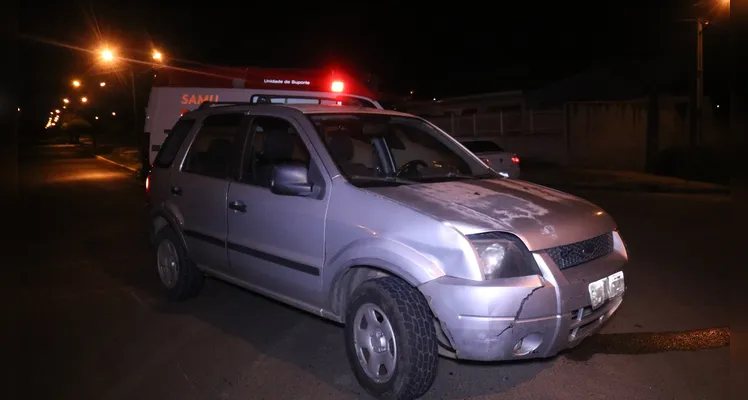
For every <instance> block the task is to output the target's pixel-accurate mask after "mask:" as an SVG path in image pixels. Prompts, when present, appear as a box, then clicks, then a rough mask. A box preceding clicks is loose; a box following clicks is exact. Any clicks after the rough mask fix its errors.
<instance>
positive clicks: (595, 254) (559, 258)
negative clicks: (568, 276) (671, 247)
mask: <svg viewBox="0 0 748 400" xmlns="http://www.w3.org/2000/svg"><path fill="white" fill-rule="evenodd" d="M612 251H613V232H608V233H606V234H604V235H600V236H597V237H594V238H592V239H587V240H583V241H581V242H576V243H572V244H567V245H564V246H558V247H554V248H551V249H548V250H546V252H547V253H548V255H549V256H551V258H552V259H553V262H555V263H556V265H558V267H559V268H560V269H567V268H571V267H575V266H577V265H579V264H583V263H586V262H588V261H592V260H594V259H596V258H599V257H602V256H604V255H606V254H610V253H611V252H612Z"/></svg>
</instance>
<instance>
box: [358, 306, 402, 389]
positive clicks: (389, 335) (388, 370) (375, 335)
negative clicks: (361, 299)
mask: <svg viewBox="0 0 748 400" xmlns="http://www.w3.org/2000/svg"><path fill="white" fill-rule="evenodd" d="M353 321H354V322H353V326H352V327H351V328H350V329H353V338H354V339H353V341H354V343H353V345H354V347H355V351H356V357H357V358H358V361H359V363H360V364H361V368H362V369H363V370H364V372H365V373H366V375H367V376H368V377H369V378H370V379H371V380H373V381H374V382H377V383H383V382H387V381H389V380H390V379H391V378H392V376H393V374H394V373H395V366H396V364H397V341H396V338H395V332H394V331H393V329H392V324H391V323H390V320H389V318H388V317H387V315H386V314H385V313H384V311H382V309H381V308H380V307H379V306H377V305H375V304H371V303H367V304H364V305H362V306H361V307H360V308H359V309H358V311H356V316H355V318H354V320H353Z"/></svg>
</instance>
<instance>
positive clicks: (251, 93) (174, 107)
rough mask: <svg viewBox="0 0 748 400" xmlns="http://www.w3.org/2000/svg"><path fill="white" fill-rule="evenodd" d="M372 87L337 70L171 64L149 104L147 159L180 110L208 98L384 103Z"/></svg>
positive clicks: (159, 77) (160, 75)
mask: <svg viewBox="0 0 748 400" xmlns="http://www.w3.org/2000/svg"><path fill="white" fill-rule="evenodd" d="M372 97H373V93H372V92H371V91H370V90H369V89H368V88H367V87H366V86H365V85H364V84H362V83H361V82H357V81H356V80H355V79H353V78H352V77H351V76H350V75H347V74H345V73H341V72H339V71H334V70H302V69H262V68H224V67H216V68H209V69H207V68H201V69H200V70H192V69H190V70H188V69H178V68H171V69H168V70H162V71H159V72H157V73H156V76H155V77H154V80H153V87H152V88H151V94H150V97H149V99H148V106H147V107H146V114H145V115H146V119H145V130H144V132H145V135H146V137H147V142H148V143H149V146H148V147H149V148H148V152H149V158H148V163H149V165H150V164H153V160H154V159H155V158H156V154H157V153H158V151H159V149H160V148H161V144H162V143H163V142H164V139H166V136H167V135H168V134H169V130H170V129H171V128H172V127H173V126H174V124H175V123H176V122H177V120H178V119H179V117H180V116H182V115H183V114H184V113H186V112H188V111H190V110H194V109H196V108H198V107H199V106H200V104H202V103H203V102H206V101H208V102H242V103H271V104H330V105H350V106H358V107H369V108H378V109H381V108H382V106H381V105H380V104H379V103H378V102H377V101H375V100H373V98H372Z"/></svg>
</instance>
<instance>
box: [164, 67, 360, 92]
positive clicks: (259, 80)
mask: <svg viewBox="0 0 748 400" xmlns="http://www.w3.org/2000/svg"><path fill="white" fill-rule="evenodd" d="M153 86H168V87H199V88H238V89H278V90H296V91H310V92H332V93H346V94H349V95H358V96H363V97H368V98H374V93H373V92H372V91H371V90H370V89H369V88H368V87H366V86H365V85H364V84H362V83H361V82H358V81H357V80H356V79H353V78H352V77H351V76H349V75H347V74H344V73H340V72H339V71H331V70H321V69H317V70H314V69H311V70H305V69H284V68H280V69H270V68H234V67H201V68H200V69H199V70H197V69H181V68H179V69H177V68H172V69H165V70H162V71H161V72H159V74H158V75H157V76H156V77H155V78H154V80H153Z"/></svg>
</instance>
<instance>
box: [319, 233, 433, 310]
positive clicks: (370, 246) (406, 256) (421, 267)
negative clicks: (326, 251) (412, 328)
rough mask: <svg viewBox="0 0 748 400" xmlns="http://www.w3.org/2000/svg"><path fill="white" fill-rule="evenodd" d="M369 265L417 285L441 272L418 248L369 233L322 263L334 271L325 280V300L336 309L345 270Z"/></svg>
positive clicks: (327, 268) (346, 271) (414, 285)
mask: <svg viewBox="0 0 748 400" xmlns="http://www.w3.org/2000/svg"><path fill="white" fill-rule="evenodd" d="M359 266H361V267H370V268H373V269H378V270H382V271H384V272H386V273H388V274H391V275H393V276H397V277H398V278H401V279H403V280H405V281H406V282H408V284H410V285H412V286H413V287H418V286H420V285H422V284H423V283H425V282H428V281H431V280H434V279H436V278H439V277H441V276H444V275H445V273H444V270H443V269H442V268H441V267H439V266H438V265H437V264H436V263H435V262H434V261H433V260H430V259H429V258H428V257H426V256H424V255H423V254H422V253H421V252H419V251H417V250H416V249H413V248H412V247H410V246H408V245H406V244H403V243H401V242H398V241H396V240H392V239H387V238H381V237H369V238H365V239H360V240H356V241H354V242H352V243H350V244H349V245H348V246H346V247H344V248H343V249H342V250H340V251H339V252H338V253H337V254H336V255H335V256H333V257H332V258H331V259H330V262H329V263H328V265H327V266H326V267H325V269H326V270H328V271H335V273H334V275H333V277H332V278H331V279H330V280H329V281H328V282H327V290H326V292H327V293H329V298H328V299H329V301H330V304H331V305H332V306H333V307H332V309H334V310H337V308H338V307H337V302H338V301H339V300H340V299H341V297H340V296H341V290H343V289H344V287H343V286H342V285H341V284H342V283H344V278H345V276H346V274H347V273H348V272H349V271H351V270H352V269H356V267H359Z"/></svg>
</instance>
